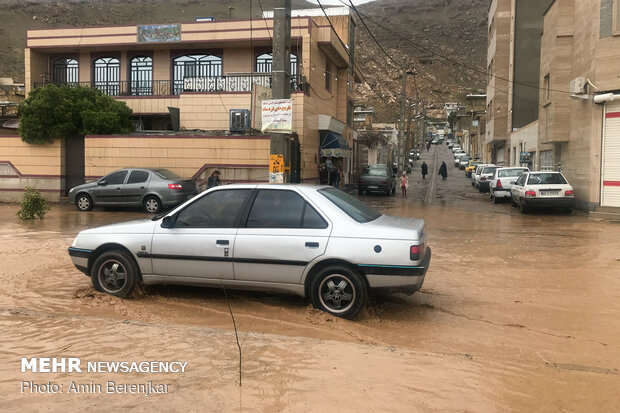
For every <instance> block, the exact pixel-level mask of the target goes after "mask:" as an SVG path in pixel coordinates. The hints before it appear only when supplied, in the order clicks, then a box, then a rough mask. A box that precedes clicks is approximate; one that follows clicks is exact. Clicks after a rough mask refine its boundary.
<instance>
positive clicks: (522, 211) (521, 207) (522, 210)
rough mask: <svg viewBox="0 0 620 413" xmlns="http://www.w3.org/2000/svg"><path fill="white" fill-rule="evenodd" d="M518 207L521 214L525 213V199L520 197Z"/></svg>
mask: <svg viewBox="0 0 620 413" xmlns="http://www.w3.org/2000/svg"><path fill="white" fill-rule="evenodd" d="M519 209H520V210H521V213H522V214H527V205H525V201H524V200H522V199H521V200H520V201H519Z"/></svg>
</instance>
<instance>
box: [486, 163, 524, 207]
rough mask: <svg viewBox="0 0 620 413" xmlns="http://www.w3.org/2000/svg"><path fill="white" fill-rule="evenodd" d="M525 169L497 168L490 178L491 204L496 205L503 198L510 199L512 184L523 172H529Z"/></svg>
mask: <svg viewBox="0 0 620 413" xmlns="http://www.w3.org/2000/svg"><path fill="white" fill-rule="evenodd" d="M529 171H530V170H529V168H526V167H511V168H499V169H496V170H495V174H494V175H493V177H492V178H491V182H490V184H489V185H490V187H489V195H490V197H491V200H492V201H493V203H495V204H497V203H498V202H499V201H501V200H502V199H504V198H510V194H511V192H510V191H511V188H512V183H511V182H514V181H515V180H516V179H517V178H518V177H519V175H521V174H522V173H523V172H529Z"/></svg>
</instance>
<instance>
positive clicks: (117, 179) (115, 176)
mask: <svg viewBox="0 0 620 413" xmlns="http://www.w3.org/2000/svg"><path fill="white" fill-rule="evenodd" d="M126 176H127V171H116V172H112V173H111V174H110V175H106V176H104V177H103V178H102V179H101V180H102V181H106V182H107V183H108V185H120V184H122V183H123V182H125V177H126Z"/></svg>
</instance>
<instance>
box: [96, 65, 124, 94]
mask: <svg viewBox="0 0 620 413" xmlns="http://www.w3.org/2000/svg"><path fill="white" fill-rule="evenodd" d="M94 69H95V76H94V77H93V79H94V82H93V83H94V86H95V87H96V88H97V89H99V90H101V91H102V92H103V93H105V94H106V95H110V96H118V95H119V92H120V63H119V61H118V59H117V58H115V57H100V58H99V59H97V60H95V67H94Z"/></svg>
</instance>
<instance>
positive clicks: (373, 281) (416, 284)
mask: <svg viewBox="0 0 620 413" xmlns="http://www.w3.org/2000/svg"><path fill="white" fill-rule="evenodd" d="M431 255H432V254H431V249H430V248H427V249H426V254H425V255H424V259H423V260H422V262H421V263H420V264H419V265H415V266H406V265H358V268H359V270H360V271H362V272H363V273H364V274H365V275H366V279H367V280H368V285H369V286H370V288H372V289H378V290H382V291H385V292H390V293H391V292H401V293H405V294H413V293H414V292H416V291H418V290H419V289H420V288H422V284H423V283H424V277H425V276H426V271H428V267H429V266H430V263H431Z"/></svg>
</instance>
